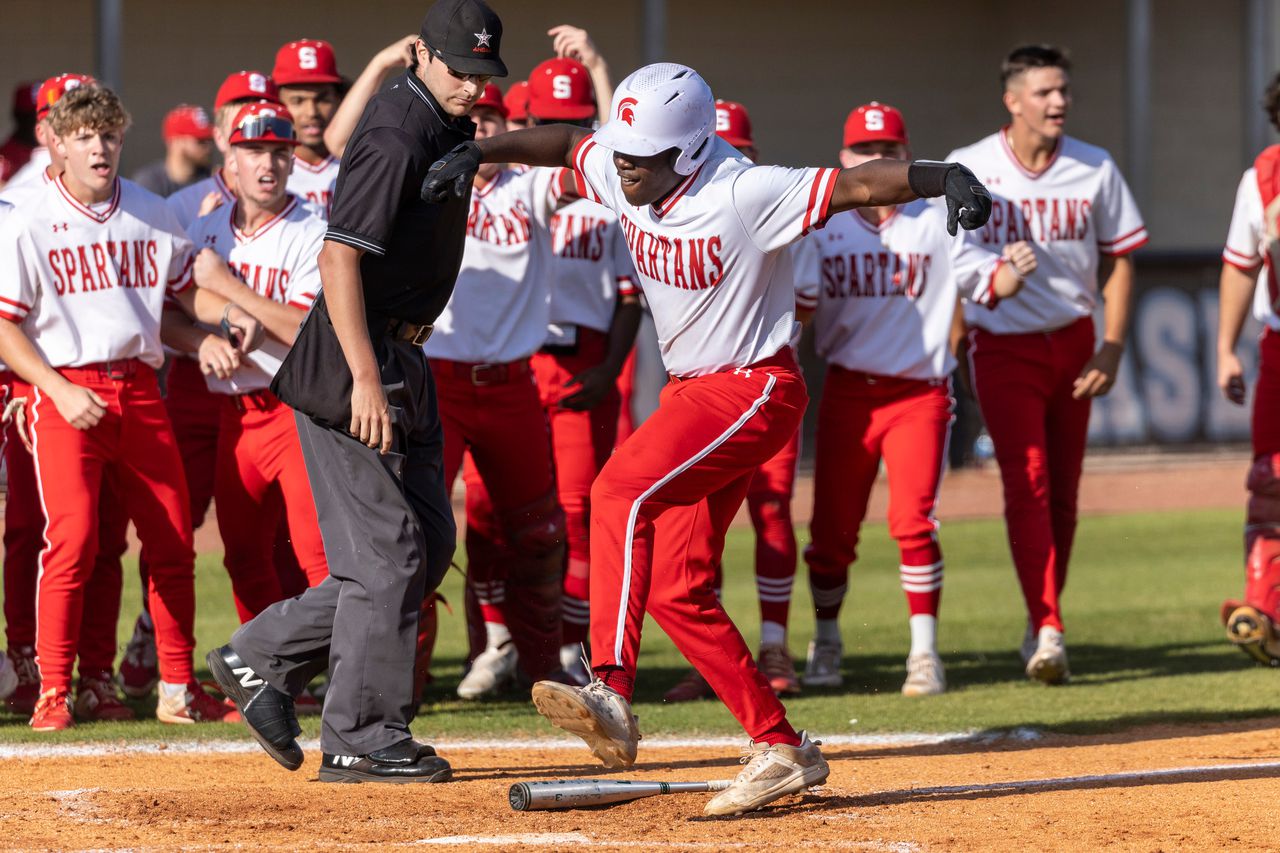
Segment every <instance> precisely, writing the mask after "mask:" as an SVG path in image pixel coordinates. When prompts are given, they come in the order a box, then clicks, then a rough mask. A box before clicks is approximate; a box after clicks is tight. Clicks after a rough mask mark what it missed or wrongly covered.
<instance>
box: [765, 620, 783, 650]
mask: <svg viewBox="0 0 1280 853" xmlns="http://www.w3.org/2000/svg"><path fill="white" fill-rule="evenodd" d="M786 642H787V626H786V625H782V624H780V623H778V622H761V623H760V645H762V646H781V645H785V644H786Z"/></svg>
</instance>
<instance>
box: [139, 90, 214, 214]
mask: <svg viewBox="0 0 1280 853" xmlns="http://www.w3.org/2000/svg"><path fill="white" fill-rule="evenodd" d="M160 133H161V136H162V138H163V139H164V157H163V158H162V159H160V160H157V161H155V162H154V163H150V164H148V165H146V166H143V167H142V168H141V169H139V170H138V171H136V172H134V173H133V180H134V182H135V183H138V184H141V185H142V186H144V187H146V188H147V189H149V190H151V191H152V192H153V193H155V194H156V195H159V196H165V197H168V196H171V195H173V194H174V193H175V192H177V191H178V190H180V189H182V188H184V187H189V186H191V185H192V184H194V183H196V182H197V181H203V180H204V179H205V178H207V177H209V167H210V165H211V163H212V162H213V150H214V148H213V120H212V119H211V118H209V113H207V112H206V111H205V109H204V107H198V106H195V105H194V104H179V105H178V106H176V107H174V108H173V109H171V110H170V111H169V112H168V114H167V115H166V116H165V117H164V123H163V124H162V125H161V127H160Z"/></svg>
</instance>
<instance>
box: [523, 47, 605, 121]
mask: <svg viewBox="0 0 1280 853" xmlns="http://www.w3.org/2000/svg"><path fill="white" fill-rule="evenodd" d="M529 114H530V115H532V116H537V117H538V118H541V119H567V120H570V121H580V120H582V119H584V118H590V117H591V116H593V115H595V114H596V91H595V87H594V86H592V85H591V74H590V72H588V71H587V67H586V66H585V65H583V64H582V63H581V62H579V61H578V60H576V59H570V58H569V57H567V56H562V57H559V58H557V59H548V60H547V61H546V62H543V63H541V64H539V65H538V66H537V67H536V68H534V69H533V70H532V71H530V72H529Z"/></svg>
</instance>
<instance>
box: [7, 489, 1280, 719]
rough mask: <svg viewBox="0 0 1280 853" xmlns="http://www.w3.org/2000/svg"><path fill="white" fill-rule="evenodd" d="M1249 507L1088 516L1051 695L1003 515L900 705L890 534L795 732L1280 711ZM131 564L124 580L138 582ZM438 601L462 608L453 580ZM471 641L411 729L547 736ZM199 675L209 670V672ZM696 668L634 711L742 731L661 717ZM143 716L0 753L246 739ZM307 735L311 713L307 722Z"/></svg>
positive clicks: (955, 590) (806, 612)
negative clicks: (1265, 663)
mask: <svg viewBox="0 0 1280 853" xmlns="http://www.w3.org/2000/svg"><path fill="white" fill-rule="evenodd" d="M1240 524H1241V513H1240V512H1235V511H1200V512H1179V513H1160V514H1139V515H1124V516H1110V517H1091V518H1086V519H1084V520H1083V521H1082V522H1081V525H1080V531H1079V535H1078V537H1077V548H1076V554H1075V557H1074V559H1073V566H1072V575H1071V578H1070V582H1069V583H1068V586H1067V592H1066V596H1065V612H1066V618H1067V628H1068V633H1067V640H1068V649H1069V652H1070V655H1071V665H1072V670H1073V672H1074V680H1073V682H1072V683H1071V685H1070V686H1068V687H1063V688H1045V687H1042V686H1040V685H1037V684H1032V683H1029V682H1027V681H1026V679H1025V678H1024V677H1023V675H1022V669H1021V662H1020V661H1019V659H1018V654H1017V647H1018V644H1019V642H1020V641H1021V638H1022V632H1023V626H1024V624H1025V616H1024V611H1023V607H1022V602H1021V597H1020V595H1019V592H1018V587H1017V582H1016V580H1015V578H1014V574H1013V569H1012V567H1011V566H1010V563H1009V556H1008V549H1007V546H1006V544H1005V539H1004V528H1003V524H1002V523H1001V522H999V521H971V522H953V523H949V524H946V525H945V526H944V528H943V531H942V536H943V548H944V552H945V554H946V558H947V579H946V588H945V592H944V597H943V606H942V608H943V609H942V620H941V626H940V632H939V633H940V637H939V639H940V647H941V651H942V654H943V658H944V660H945V662H946V665H947V674H948V677H949V680H950V684H951V690H950V692H949V693H947V694H946V695H944V696H940V697H933V698H926V699H907V698H904V697H902V696H901V695H899V693H898V688H899V686H900V685H901V681H902V678H903V663H904V659H905V657H906V653H907V647H908V634H907V627H906V607H905V603H904V601H903V597H902V592H901V590H900V588H899V586H898V572H897V565H898V559H897V552H896V548H895V547H894V544H893V542H892V540H890V539H889V537H888V534H887V532H886V531H885V528H884V527H883V525H874V526H872V527H870V528H869V529H868V530H867V531H866V535H865V542H864V545H863V548H862V552H863V553H862V557H861V560H860V561H859V564H858V566H856V567H855V569H854V571H853V574H852V577H851V591H850V595H849V599H848V601H847V602H846V604H845V608H844V612H843V615H842V620H841V621H842V625H843V630H844V639H845V661H844V669H845V676H846V686H845V687H844V688H842V689H828V690H811V691H807V692H806V694H805V695H804V696H801V697H799V698H796V699H792V700H789V701H788V702H787V706H788V710H789V712H790V715H791V719H792V721H793V722H794V723H795V724H796V725H797V726H802V727H805V728H809V729H811V730H812V731H814V732H817V733H820V734H827V735H832V734H856V733H872V732H941V731H957V730H1007V729H1012V728H1016V727H1020V726H1030V727H1035V728H1038V729H1046V730H1054V731H1060V732H1080V733H1085V732H1104V731H1113V730H1117V729H1121V728H1125V727H1129V726H1134V725H1140V724H1147V723H1158V722H1188V723H1195V722H1219V721H1225V720H1238V719H1247V718H1257V717H1266V716H1271V715H1275V714H1277V713H1278V712H1280V711H1278V703H1277V700H1276V699H1275V698H1274V697H1275V695H1276V693H1275V687H1276V677H1277V673H1275V672H1271V671H1269V670H1267V669H1265V668H1263V667H1260V666H1257V665H1254V664H1252V663H1251V662H1250V661H1249V660H1247V659H1246V658H1245V656H1244V655H1242V654H1241V653H1240V652H1238V651H1237V650H1235V649H1233V648H1231V647H1230V646H1229V645H1228V644H1227V643H1226V642H1225V640H1224V639H1223V634H1222V629H1221V628H1220V627H1219V624H1218V617H1217V613H1218V605H1219V603H1220V602H1221V601H1222V599H1223V598H1225V597H1227V596H1229V595H1237V594H1238V593H1239V591H1240V589H1241V586H1242V570H1241V568H1240V550H1241V545H1240ZM752 543H753V540H752V536H751V534H750V532H749V531H747V532H743V531H735V532H734V533H733V534H732V535H731V536H730V538H729V544H728V551H727V553H726V560H725V564H726V571H727V579H726V588H725V601H726V602H727V606H728V608H729V611H730V612H731V613H732V614H733V615H734V616H735V618H736V619H737V620H738V622H739V625H740V626H741V627H742V628H743V630H744V632H745V633H746V634H747V635H748V640H749V641H751V642H752V643H753V644H754V642H755V638H756V634H757V632H758V630H759V617H758V613H757V610H756V603H755V587H754V581H753V578H752V575H751V556H750V555H751V548H752V547H753V544H752ZM131 569H132V565H130V566H129V567H127V569H126V577H127V578H130V579H132V578H135V577H136V575H134V574H133V573H132V571H131ZM804 577H805V575H804V570H803V568H802V569H801V573H800V580H799V582H798V583H797V584H796V591H795V600H794V605H793V611H792V626H793V627H792V631H793V636H792V639H791V646H792V648H793V650H794V651H795V652H796V653H797V654H798V655H801V656H802V655H803V653H804V648H805V645H806V644H807V642H808V640H809V635H810V632H811V630H812V624H813V619H812V611H811V610H810V605H809V594H808V585H807V582H806V581H805V580H804ZM197 584H198V592H197V594H198V599H197V600H198V603H199V612H198V617H197V636H198V637H199V642H200V649H201V652H200V656H201V657H203V652H204V650H207V649H208V648H210V647H212V646H214V645H216V644H219V643H222V642H224V641H225V639H226V638H227V637H228V636H229V635H230V633H231V631H232V630H234V628H235V624H236V622H235V615H234V611H233V609H232V607H231V602H230V595H229V587H228V583H227V580H226V574H225V572H224V571H223V570H222V567H221V562H220V559H219V558H218V557H216V556H210V555H205V556H203V557H202V558H201V559H200V562H199V565H198V568H197ZM137 586H138V585H137V583H136V582H130V583H127V584H126V587H125V604H124V610H123V615H122V618H121V623H120V632H121V633H120V641H121V644H122V647H123V643H124V642H125V640H127V638H128V632H129V630H130V628H131V625H132V617H133V614H135V613H136V612H137V601H138V589H137ZM444 593H445V595H446V596H447V597H448V598H449V600H450V601H453V602H460V601H461V599H462V596H461V583H460V577H459V576H458V575H457V573H454V572H451V573H450V577H449V579H448V580H447V582H446V584H445V587H444ZM464 645H465V637H464V631H463V627H462V623H461V615H460V611H459V612H455V614H454V615H452V616H451V615H449V614H448V613H442V616H441V632H440V643H439V648H438V652H437V656H436V666H435V674H436V681H435V683H434V684H433V685H432V686H431V687H430V688H429V697H428V698H429V702H428V704H427V705H426V706H425V707H424V709H423V711H422V713H421V715H420V716H419V718H418V720H417V722H416V723H415V725H414V730H415V732H416V733H417V734H419V735H421V736H423V737H427V738H429V737H434V736H441V735H443V736H449V737H453V738H459V737H512V736H521V735H547V734H551V733H552V730H551V729H550V728H549V727H548V726H546V725H545V724H544V723H543V722H542V721H541V719H540V718H539V717H538V716H537V715H536V714H535V713H534V712H533V710H532V708H531V706H530V705H529V703H528V702H527V700H522V699H521V698H520V697H514V696H513V697H511V698H510V700H509V701H499V702H491V703H485V704H467V703H463V702H461V701H459V700H457V699H454V698H451V697H452V696H453V688H454V687H455V686H456V685H457V682H458V679H459V678H460V677H461V674H462V658H463V650H464ZM201 663H202V661H201ZM685 669H686V664H685V663H684V660H683V658H682V657H681V656H680V655H679V653H678V652H676V651H675V649H674V647H673V646H672V645H671V643H670V642H669V641H668V640H667V638H666V637H665V636H664V635H663V634H662V632H661V631H660V630H659V629H658V628H657V627H656V626H654V625H653V624H652V623H650V624H649V625H648V626H647V628H646V634H645V641H644V649H643V653H642V655H641V659H640V672H639V682H638V684H637V694H636V699H637V701H636V712H637V714H639V716H640V720H641V728H642V730H643V731H644V732H645V733H647V734H650V735H661V734H673V735H692V734H713V733H720V734H736V733H739V732H740V730H739V729H738V728H737V725H736V724H735V722H734V721H733V719H732V718H731V717H730V716H729V714H728V712H727V711H726V710H725V709H724V708H723V706H722V705H720V703H718V702H716V701H705V702H695V703H690V704H684V705H670V706H668V705H664V704H663V703H662V701H661V696H662V693H663V691H664V690H666V688H667V687H668V686H670V685H671V684H672V683H673V682H674V681H676V680H677V679H678V678H680V677H681V676H682V675H683V674H684V672H685ZM136 707H137V708H138V710H139V711H140V713H141V714H143V715H144V716H143V719H144V721H143V722H135V723H128V724H97V725H84V726H79V727H77V728H76V729H74V730H72V731H70V732H65V733H61V734H58V735H53V736H50V735H35V734H34V733H32V732H30V730H29V729H27V728H26V726H25V722H26V721H25V720H20V719H17V718H15V717H13V716H10V715H5V714H4V713H3V712H0V742H15V741H28V740H39V741H41V742H59V741H72V742H73V741H78V740H87V739H93V740H118V739H121V738H150V739H158V740H174V739H178V738H182V739H188V738H197V737H217V738H226V737H247V734H246V733H245V731H244V729H243V727H241V726H232V725H208V726H188V727H175V726H164V725H161V724H159V723H157V722H155V721H154V719H153V718H150V712H151V707H152V706H151V705H150V704H148V703H142V704H139V705H137V706H136ZM303 727H304V729H306V733H307V735H308V736H315V735H316V734H317V733H318V723H317V721H316V720H315V719H309V720H304V721H303Z"/></svg>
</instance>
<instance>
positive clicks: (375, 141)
mask: <svg viewBox="0 0 1280 853" xmlns="http://www.w3.org/2000/svg"><path fill="white" fill-rule="evenodd" d="M413 150H414V149H413V142H412V140H411V139H410V138H409V136H408V134H406V133H404V132H403V131H401V130H398V129H396V128H387V127H376V128H373V129H372V130H369V131H367V132H365V133H362V134H361V135H360V136H358V137H357V138H356V139H355V140H354V142H353V143H352V144H351V146H350V147H349V148H348V149H347V151H346V154H345V156H344V157H343V159H342V175H341V176H340V177H341V183H342V191H341V192H339V193H337V196H336V198H334V200H333V209H332V210H331V211H330V212H329V230H328V232H326V234H325V239H326V240H333V241H334V242H337V243H346V244H347V245H348V246H352V247H354V248H356V249H361V250H364V251H366V252H372V253H373V254H375V255H384V254H386V252H387V243H388V242H389V241H390V239H391V234H392V231H393V230H394V229H395V224H396V214H397V213H398V212H399V210H400V204H401V201H402V199H404V198H405V197H406V195H407V194H408V193H409V191H410V190H412V192H413V193H417V192H418V187H410V186H409V185H410V184H411V183H412V182H413V179H414V176H415V174H416V172H415V170H414V158H413Z"/></svg>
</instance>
